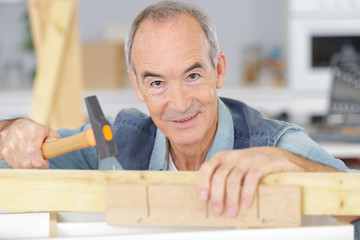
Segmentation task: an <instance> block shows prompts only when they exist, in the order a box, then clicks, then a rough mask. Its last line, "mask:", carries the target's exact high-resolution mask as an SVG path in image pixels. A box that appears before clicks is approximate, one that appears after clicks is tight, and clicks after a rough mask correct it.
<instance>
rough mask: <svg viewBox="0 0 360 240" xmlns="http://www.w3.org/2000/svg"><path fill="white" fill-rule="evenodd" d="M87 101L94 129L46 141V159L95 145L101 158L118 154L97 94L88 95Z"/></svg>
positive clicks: (44, 150) (43, 148) (44, 149)
mask: <svg viewBox="0 0 360 240" xmlns="http://www.w3.org/2000/svg"><path fill="white" fill-rule="evenodd" d="M85 102H86V107H87V110H88V114H89V119H90V124H91V127H92V129H89V130H87V131H84V132H81V133H78V134H76V135H73V136H70V137H66V138H61V139H59V140H55V141H51V142H45V143H44V144H43V146H42V152H43V156H44V158H45V159H49V158H53V157H57V156H60V155H62V154H65V153H68V152H72V151H74V150H78V149H82V148H87V147H95V146H96V148H97V152H98V155H99V158H100V159H104V158H108V157H111V156H115V155H117V154H118V151H117V147H116V144H115V141H114V137H113V133H112V130H111V127H110V124H109V121H108V120H107V119H106V118H105V116H104V113H103V112H102V110H101V108H100V104H99V102H98V100H97V98H96V96H90V97H86V98H85Z"/></svg>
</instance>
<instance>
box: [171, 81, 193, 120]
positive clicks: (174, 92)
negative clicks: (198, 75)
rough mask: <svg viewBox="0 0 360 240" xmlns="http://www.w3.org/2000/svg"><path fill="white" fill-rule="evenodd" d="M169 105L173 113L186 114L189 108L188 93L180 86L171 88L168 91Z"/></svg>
mask: <svg viewBox="0 0 360 240" xmlns="http://www.w3.org/2000/svg"><path fill="white" fill-rule="evenodd" d="M170 104H171V106H172V108H173V109H174V110H175V111H177V112H179V113H184V112H186V111H187V110H188V109H189V107H190V106H191V97H190V94H189V91H186V89H185V88H184V87H183V86H181V84H177V85H175V86H173V87H172V88H171V91H170Z"/></svg>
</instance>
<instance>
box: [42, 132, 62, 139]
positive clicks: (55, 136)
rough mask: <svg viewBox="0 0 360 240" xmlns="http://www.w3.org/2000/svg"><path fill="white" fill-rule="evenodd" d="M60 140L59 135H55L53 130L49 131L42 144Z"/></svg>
mask: <svg viewBox="0 0 360 240" xmlns="http://www.w3.org/2000/svg"><path fill="white" fill-rule="evenodd" d="M60 138H61V136H60V134H59V133H57V132H56V131H54V130H50V132H49V135H48V136H47V137H46V139H45V141H44V142H51V141H54V140H58V139H60Z"/></svg>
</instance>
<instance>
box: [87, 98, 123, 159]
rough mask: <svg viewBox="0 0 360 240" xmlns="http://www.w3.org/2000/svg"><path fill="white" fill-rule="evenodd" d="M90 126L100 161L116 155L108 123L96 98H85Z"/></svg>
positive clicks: (116, 151)
mask: <svg viewBox="0 0 360 240" xmlns="http://www.w3.org/2000/svg"><path fill="white" fill-rule="evenodd" d="M85 102H86V107H87V110H88V113H89V119H90V124H91V127H92V129H93V132H94V136H95V141H96V148H97V152H98V155H99V158H100V159H104V158H108V157H112V156H115V155H117V154H118V150H117V147H116V144H115V141H114V137H113V134H112V130H111V127H110V123H109V121H108V120H107V119H106V118H105V116H104V113H103V111H102V110H101V108H100V104H99V101H98V100H97V98H96V96H90V97H86V98H85Z"/></svg>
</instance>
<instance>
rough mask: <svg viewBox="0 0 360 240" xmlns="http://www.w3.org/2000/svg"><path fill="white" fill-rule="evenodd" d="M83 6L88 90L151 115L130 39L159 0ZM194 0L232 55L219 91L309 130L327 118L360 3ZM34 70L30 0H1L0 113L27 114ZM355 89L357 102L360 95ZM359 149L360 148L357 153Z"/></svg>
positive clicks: (356, 35)
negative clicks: (130, 58)
mask: <svg viewBox="0 0 360 240" xmlns="http://www.w3.org/2000/svg"><path fill="white" fill-rule="evenodd" d="M77 2H78V9H77V16H78V21H79V31H80V39H81V50H82V60H83V75H84V96H87V95H90V94H96V95H98V97H99V100H100V102H101V104H102V107H103V110H104V112H105V113H106V114H107V115H109V116H115V114H116V112H117V111H118V110H119V109H121V108H124V107H137V108H140V109H142V110H144V111H147V110H146V107H145V105H143V104H142V103H141V102H139V101H138V100H137V99H136V96H135V94H134V93H133V92H132V90H131V86H130V81H129V80H128V77H127V75H126V71H125V61H124V54H123V43H124V39H125V36H126V34H127V31H128V29H129V26H130V24H131V21H132V20H133V18H134V17H135V15H136V14H137V13H138V12H139V11H140V10H141V9H143V8H144V7H145V6H147V5H149V4H150V3H153V2H156V1H154V0H134V1H119V0H101V1H100V0H78V1H77ZM190 2H193V3H195V4H197V5H199V6H200V7H202V8H203V9H205V10H206V11H207V12H208V13H209V14H210V16H211V17H212V18H213V20H214V22H215V25H216V27H217V32H218V39H219V43H220V47H221V49H222V51H223V52H224V53H225V55H226V57H227V62H228V65H227V76H226V80H225V84H224V87H223V89H221V90H220V91H219V94H220V95H221V96H226V97H232V98H236V99H239V100H242V101H245V102H247V103H248V104H250V105H251V106H253V107H255V108H257V109H260V110H261V111H263V112H264V113H265V114H266V115H268V116H270V117H275V118H278V119H283V120H288V121H292V122H295V123H298V124H301V125H303V126H308V125H311V124H313V123H314V122H316V121H318V120H319V119H320V121H321V120H322V119H323V117H324V116H326V115H327V114H328V112H329V109H330V106H331V97H332V94H333V92H332V86H333V75H332V71H331V66H330V65H331V59H332V57H333V56H334V54H336V53H339V52H340V51H341V50H342V49H344V46H350V48H351V49H352V51H353V52H355V53H356V52H360V1H358V0H222V1H218V0H191V1H190ZM35 69H36V58H35V55H34V48H33V44H32V36H31V31H30V25H29V20H28V13H27V2H26V1H24V0H0V115H9V116H24V115H27V114H28V112H29V106H30V101H31V94H32V92H31V89H32V86H33V80H34V76H35V72H36V70H35ZM356 86H357V85H356ZM358 93H359V94H358ZM353 95H354V96H355V98H356V97H358V96H360V92H359V91H355V92H354V93H353ZM358 98H359V97H358ZM358 103H360V99H359V101H358ZM358 103H357V104H358ZM359 106H360V105H359V104H358V105H356V104H353V103H352V105H351V108H353V111H355V112H357V113H359V112H360V108H359ZM356 141H357V140H356ZM356 143H359V142H356ZM333 151H335V150H334V149H333ZM356 154H358V155H360V152H359V151H354V153H352V155H350V156H349V157H352V156H353V155H356ZM358 157H360V156H358Z"/></svg>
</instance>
